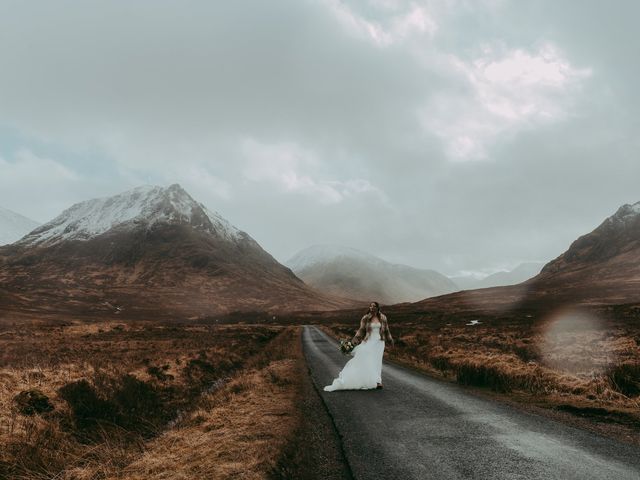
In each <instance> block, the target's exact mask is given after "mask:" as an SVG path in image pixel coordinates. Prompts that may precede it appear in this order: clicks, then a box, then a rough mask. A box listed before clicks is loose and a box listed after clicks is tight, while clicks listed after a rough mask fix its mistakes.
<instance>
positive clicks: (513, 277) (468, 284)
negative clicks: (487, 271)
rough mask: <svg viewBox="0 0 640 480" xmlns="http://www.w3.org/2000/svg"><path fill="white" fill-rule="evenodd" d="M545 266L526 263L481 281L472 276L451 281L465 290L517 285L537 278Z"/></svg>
mask: <svg viewBox="0 0 640 480" xmlns="http://www.w3.org/2000/svg"><path fill="white" fill-rule="evenodd" d="M544 265H545V264H544V263H542V262H526V263H521V264H520V265H518V266H517V267H516V268H514V269H513V270H510V271H507V270H505V271H502V272H496V273H493V274H491V275H488V276H486V277H484V278H481V279H477V278H474V277H471V276H461V277H451V280H452V281H453V282H454V283H455V284H456V285H458V286H459V287H460V288H462V289H463V290H470V289H474V288H488V287H499V286H502V285H515V284H517V283H521V282H524V281H526V280H529V279H530V278H532V277H535V276H536V275H537V274H538V273H540V270H541V269H542V267H544Z"/></svg>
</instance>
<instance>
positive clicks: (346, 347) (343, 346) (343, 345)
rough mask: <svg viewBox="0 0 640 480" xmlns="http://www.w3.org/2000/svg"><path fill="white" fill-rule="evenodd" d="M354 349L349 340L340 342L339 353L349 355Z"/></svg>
mask: <svg viewBox="0 0 640 480" xmlns="http://www.w3.org/2000/svg"><path fill="white" fill-rule="evenodd" d="M354 348H355V345H354V344H353V343H351V340H347V339H342V340H340V351H341V352H342V353H344V354H345V355H349V354H350V353H351V352H352V351H353V349H354Z"/></svg>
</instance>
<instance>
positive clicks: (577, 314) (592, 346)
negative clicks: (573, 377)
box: [538, 307, 616, 376]
mask: <svg viewBox="0 0 640 480" xmlns="http://www.w3.org/2000/svg"><path fill="white" fill-rule="evenodd" d="M614 347H615V345H614V344H613V340H612V338H611V335H610V332H609V331H608V330H607V328H606V326H605V323H604V321H603V320H602V319H600V318H599V317H598V316H596V315H595V314H594V313H593V312H589V311H587V310H584V309H580V308H575V307H574V308H564V309H561V310H558V311H555V312H554V313H552V314H551V315H549V316H548V317H547V318H546V319H545V321H543V327H542V329H541V336H540V342H539V344H538V348H539V351H540V356H541V357H542V359H543V362H544V363H545V364H546V365H548V366H550V367H553V368H556V369H558V370H563V371H566V372H568V373H573V374H577V375H589V376H593V375H597V374H601V373H603V372H605V371H606V370H607V368H608V367H609V366H610V365H612V364H613V362H614V361H615V360H616V358H615V357H616V355H615V348H614Z"/></svg>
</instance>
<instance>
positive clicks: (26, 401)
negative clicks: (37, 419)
mask: <svg viewBox="0 0 640 480" xmlns="http://www.w3.org/2000/svg"><path fill="white" fill-rule="evenodd" d="M13 401H14V402H15V403H16V405H17V406H18V411H19V412H20V413H22V414H23V415H35V414H40V413H46V412H50V411H52V410H53V405H52V404H51V402H50V401H49V397H47V396H46V395H45V394H44V393H42V392H41V391H40V390H38V389H35V388H32V389H30V390H24V391H22V392H20V393H18V394H17V395H16V396H15V397H13Z"/></svg>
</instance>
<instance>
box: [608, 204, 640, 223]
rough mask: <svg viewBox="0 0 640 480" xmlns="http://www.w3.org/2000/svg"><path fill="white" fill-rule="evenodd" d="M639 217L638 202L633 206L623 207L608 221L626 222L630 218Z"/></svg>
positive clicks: (639, 208) (639, 206)
mask: <svg viewBox="0 0 640 480" xmlns="http://www.w3.org/2000/svg"><path fill="white" fill-rule="evenodd" d="M638 215H640V202H636V203H634V204H633V205H629V204H626V205H623V206H621V207H620V208H619V209H618V211H617V212H616V213H615V214H614V215H613V216H612V217H609V218H610V219H615V220H622V221H627V220H629V219H631V218H634V217H637V216H638Z"/></svg>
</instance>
